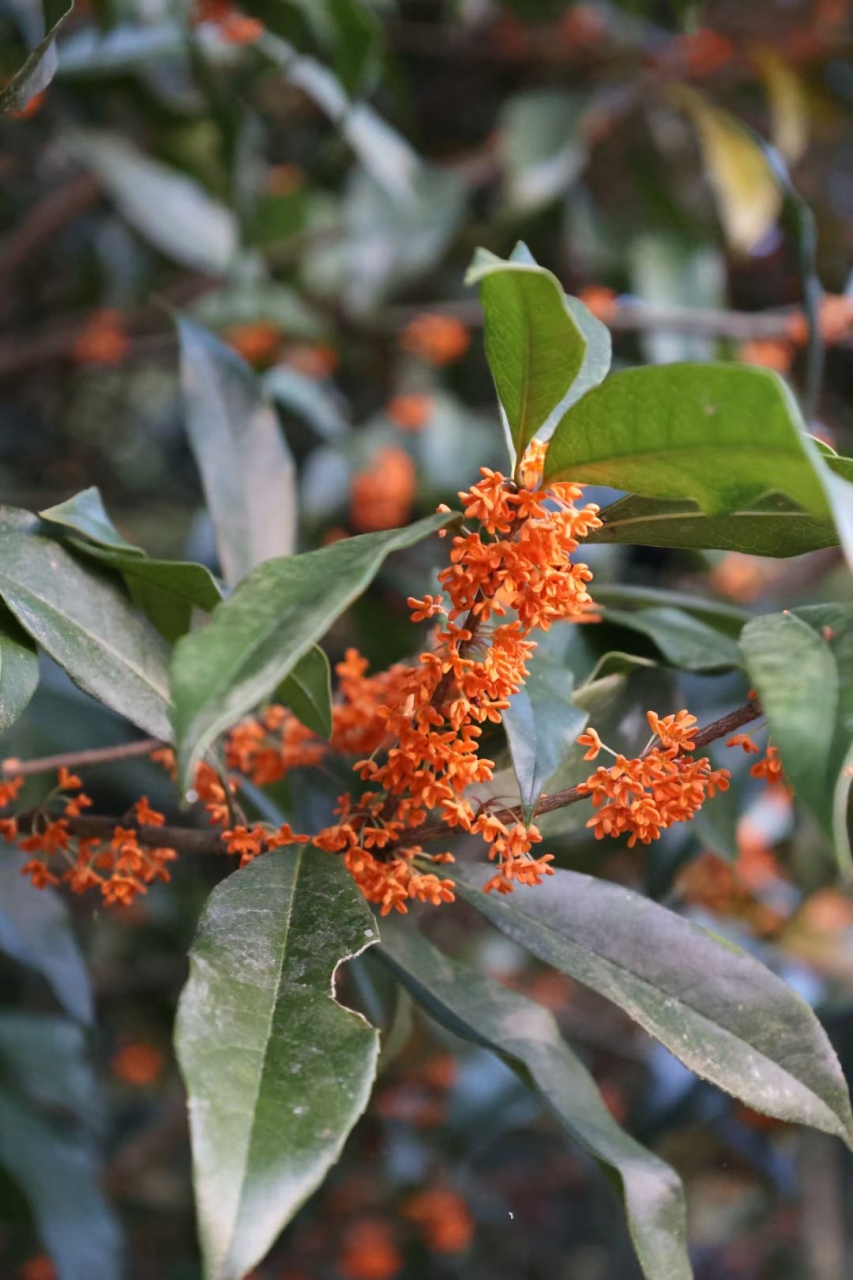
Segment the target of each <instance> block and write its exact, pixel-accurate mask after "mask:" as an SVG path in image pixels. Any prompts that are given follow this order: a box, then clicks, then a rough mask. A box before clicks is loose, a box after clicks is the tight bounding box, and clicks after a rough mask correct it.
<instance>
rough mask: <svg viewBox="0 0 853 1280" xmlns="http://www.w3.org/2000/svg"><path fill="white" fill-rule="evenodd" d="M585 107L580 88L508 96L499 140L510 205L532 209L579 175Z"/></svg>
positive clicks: (554, 196)
mask: <svg viewBox="0 0 853 1280" xmlns="http://www.w3.org/2000/svg"><path fill="white" fill-rule="evenodd" d="M581 107H582V100H581V99H580V97H579V96H578V95H577V94H574V93H566V92H564V91H563V90H560V89H533V90H530V91H529V92H526V93H518V94H515V95H514V96H513V97H511V98H509V99H508V100H507V101H506V103H505V105H504V106H503V108H502V109H501V114H500V120H499V123H498V129H499V133H498V142H499V147H500V152H501V159H502V161H503V167H504V171H505V175H506V177H505V186H506V199H507V203H508V204H509V205H510V206H511V207H512V208H514V209H517V210H523V211H525V212H528V211H530V210H533V209H538V208H541V207H542V206H543V205H547V204H550V203H551V202H552V201H553V200H556V199H557V198H558V197H559V196H561V195H562V194H563V193H564V192H565V191H566V190H567V188H568V187H569V186H570V185H571V184H572V183H573V182H574V180H575V179H576V178H577V177H578V175H579V174H580V172H581V170H582V168H583V166H584V164H585V163H586V158H587V141H586V138H585V137H584V135H583V132H582V131H581V130H580V129H579V128H578V125H579V123H580V116H581Z"/></svg>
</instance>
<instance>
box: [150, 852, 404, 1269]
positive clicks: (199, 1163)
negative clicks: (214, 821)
mask: <svg viewBox="0 0 853 1280" xmlns="http://www.w3.org/2000/svg"><path fill="white" fill-rule="evenodd" d="M376 941H378V933H377V929H376V926H375V922H374V919H373V916H372V915H371V912H370V909H369V908H368V906H367V903H366V902H365V901H364V899H363V898H362V897H361V895H360V894H359V892H358V890H357V889H356V887H355V885H354V884H353V882H352V880H351V878H350V877H349V876H348V875H347V873H346V871H345V870H344V868H343V866H342V864H341V862H340V860H339V859H337V858H331V857H329V855H328V854H323V853H320V852H318V851H317V850H314V849H306V848H305V847H304V846H290V847H288V848H286V849H282V850H278V851H276V852H275V853H274V854H268V855H266V856H265V857H263V858H259V859H258V860H256V861H255V862H253V863H251V864H250V865H249V866H248V867H246V868H245V869H244V870H242V871H237V872H235V873H234V874H233V875H231V876H229V877H228V879H227V880H225V881H224V882H223V883H222V884H220V885H219V886H218V888H216V889H215V890H214V891H213V894H212V896H211V898H210V901H209V903H208V905H207V909H206V911H205V913H204V916H203V917H202V921H201V925H200V927H199V934H198V937H197V939H196V941H195V944H194V946H193V949H192V952H191V953H190V966H191V968H190V978H189V981H188V983H187V986H186V987H185V989H184V992H183V994H182V996H181V1002H180V1007H179V1010H178V1018H177V1028H176V1040H175V1042H176V1047H177V1052H178V1060H179V1062H180V1065H181V1070H182V1072H183V1076H184V1080H185V1081H186V1085H187V1092H188V1094H189V1110H190V1132H191V1136H192V1145H193V1162H194V1167H195V1192H196V1203H197V1207H198V1218H199V1233H200V1236H201V1242H202V1251H203V1253H204V1259H205V1276H206V1277H207V1280H239V1278H240V1277H242V1276H244V1275H245V1274H246V1272H248V1271H249V1270H251V1268H252V1267H253V1266H255V1264H256V1263H258V1262H260V1260H261V1259H262V1258H263V1256H264V1255H265V1253H266V1252H267V1250H268V1249H269V1248H270V1246H271V1245H272V1243H273V1241H274V1240H275V1238H276V1236H277V1235H278V1234H279V1232H280V1231H281V1229H282V1227H284V1225H285V1224H286V1223H287V1222H288V1221H289V1220H290V1218H291V1217H292V1216H293V1214H294V1213H295V1212H296V1210H297V1209H298V1208H299V1206H300V1205H301V1204H303V1203H304V1202H305V1200H307V1198H308V1197H309V1196H310V1195H311V1193H312V1192H313V1191H314V1190H315V1189H316V1188H317V1187H318V1186H319V1184H320V1183H321V1182H322V1180H323V1178H324V1177H325V1175H326V1173H327V1172H328V1170H329V1168H330V1166H331V1165H333V1164H334V1163H335V1161H336V1160H337V1159H338V1157H339V1155H340V1153H341V1148H342V1147H343V1144H344V1141H345V1140H346V1137H347V1135H348V1134H349V1132H350V1130H351V1129H352V1126H353V1125H354V1124H355V1122H356V1120H357V1119H358V1117H359V1116H360V1115H361V1113H362V1111H363V1110H364V1107H365V1105H366V1103H367V1099H368V1097H369V1094H370V1088H371V1085H372V1082H373V1078H374V1075H375V1070H376V1060H377V1056H378V1049H379V1045H378V1041H379V1036H378V1034H377V1032H376V1031H375V1030H374V1029H373V1028H372V1027H371V1026H369V1025H368V1023H367V1022H365V1021H364V1019H363V1018H362V1017H361V1016H360V1015H359V1014H356V1013H353V1012H352V1011H351V1010H349V1009H345V1008H343V1007H342V1006H341V1005H339V1004H338V1003H337V1002H336V1001H335V999H334V994H333V982H334V975H335V973H336V971H337V969H338V966H339V965H340V964H341V962H342V961H344V960H348V959H351V958H352V957H353V956H355V955H358V954H359V953H360V952H361V951H363V950H364V949H365V948H366V947H368V946H370V945H371V944H372V943H374V942H376Z"/></svg>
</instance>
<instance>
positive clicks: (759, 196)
mask: <svg viewBox="0 0 853 1280" xmlns="http://www.w3.org/2000/svg"><path fill="white" fill-rule="evenodd" d="M670 96H671V98H672V100H673V101H674V102H675V103H676V105H677V106H679V107H681V108H682V109H683V110H684V111H686V112H687V114H688V115H689V116H690V118H691V120H692V122H693V125H694V127H695V129H696V132H697V134H698V136H699V143H700V145H701V147H702V155H703V159H704V162H705V169H706V171H707V175H708V181H709V182H710V184H711V187H712V188H713V191H714V195H715V197H716V201H717V210H718V212H719V215H720V221H721V222H722V224H723V230H724V232H725V236H726V239H727V241H728V242H729V244H730V245H731V246H732V248H733V249H736V250H738V251H739V252H741V253H749V252H750V251H751V250H752V249H754V248H755V246H756V245H757V244H758V243H759V241H760V240H761V239H763V237H764V236H765V235H766V234H767V232H768V231H769V230H770V228H771V227H772V226H773V224H774V223H775V221H776V219H777V217H778V216H779V211H780V209H781V206H782V191H781V189H780V187H779V184H778V182H777V181H776V178H775V177H774V175H773V172H772V170H771V168H770V166H769V164H768V163H767V159H766V158H765V156H764V153H763V151H762V150H761V147H760V146H759V145H758V143H757V142H756V141H755V140H754V138H753V137H752V136H751V134H750V133H748V132H747V130H746V129H745V128H744V127H743V126H742V125H741V124H739V123H738V121H737V120H736V119H735V118H734V116H732V115H730V114H729V113H728V111H722V110H721V109H720V108H719V107H713V106H711V104H710V103H709V102H708V101H707V99H705V98H704V97H703V96H702V94H700V93H697V92H696V90H695V89H688V88H687V87H686V86H685V85H676V86H674V87H673V88H672V89H671V90H670Z"/></svg>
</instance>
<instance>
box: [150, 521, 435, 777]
mask: <svg viewBox="0 0 853 1280" xmlns="http://www.w3.org/2000/svg"><path fill="white" fill-rule="evenodd" d="M454 518H455V517H454V516H453V515H452V514H450V515H436V516H428V517H427V518H426V519H425V520H419V521H418V522H417V523H416V524H413V525H410V526H409V527H408V528H405V529H390V530H388V531H387V532H386V533H365V534H361V535H360V536H359V537H356V538H346V539H344V540H343V541H341V542H335V543H333V544H332V545H331V546H329V547H322V548H321V549H320V550H319V551H309V552H306V554H305V555H299V556H290V557H288V558H286V559H276V560H268V561H267V562H266V563H265V564H262V565H259V566H258V568H257V569H255V570H254V572H253V573H251V574H250V575H249V577H248V578H246V579H245V581H243V582H241V583H240V585H239V587H238V588H237V590H236V591H235V592H234V594H233V595H232V596H231V597H230V599H228V600H224V601H223V602H222V604H220V605H218V606H217V608H216V609H215V610H214V612H213V616H212V617H211V620H210V622H209V623H208V624H207V626H206V627H203V628H202V629H201V630H199V631H196V632H194V633H193V634H192V635H188V636H184V638H183V639H182V640H179V641H178V644H177V646H176V648H175V655H174V660H173V663H172V693H173V697H174V703H175V712H174V722H175V731H176V733H177V737H178V743H179V746H178V753H179V770H180V778H181V785H182V786H183V787H186V786H187V785H188V784H189V781H190V778H191V776H192V769H193V766H194V764H195V763H196V761H197V760H200V759H201V757H202V756H203V755H204V753H205V751H206V750H207V748H208V747H209V746H211V745H212V743H213V742H214V740H215V738H216V736H217V735H218V734H219V733H221V732H222V730H223V729H226V728H227V727H228V726H229V725H231V724H234V723H236V721H237V720H239V719H240V717H241V716H242V715H245V714H246V712H247V711H250V710H251V709H252V707H255V706H257V705H258V703H259V702H261V701H263V699H264V698H267V697H269V695H270V694H271V693H272V692H273V690H274V689H276V688H277V687H278V685H279V684H280V683H281V681H282V680H284V678H285V676H288V675H289V674H290V672H291V671H292V670H293V668H294V667H295V666H296V663H297V662H298V661H299V659H300V658H301V657H302V656H303V655H304V654H305V653H307V652H308V650H309V649H310V648H311V647H312V646H313V645H314V644H316V643H317V641H318V640H320V639H322V637H323V636H324V635H325V633H326V631H327V630H328V629H329V627H330V626H331V624H332V623H333V622H334V620H335V619H336V618H337V617H339V616H340V615H341V614H342V613H343V612H344V610H345V609H347V608H348V607H349V605H350V604H352V602H353V600H355V599H356V598H357V597H358V596H359V595H361V593H362V591H364V590H365V588H366V587H367V586H368V585H369V584H370V582H371V580H372V579H373V578H374V576H375V575H376V573H377V572H378V571H379V569H380V567H381V565H382V562H383V561H384V560H385V558H386V557H387V556H389V555H390V554H391V552H392V551H400V550H402V549H403V548H404V547H410V546H413V545H414V543H416V542H419V541H420V540H421V539H422V538H425V537H427V536H428V535H429V534H430V533H434V532H435V531H436V530H437V529H440V528H441V527H442V526H443V525H445V524H447V523H448V522H449V521H450V520H453V519H454Z"/></svg>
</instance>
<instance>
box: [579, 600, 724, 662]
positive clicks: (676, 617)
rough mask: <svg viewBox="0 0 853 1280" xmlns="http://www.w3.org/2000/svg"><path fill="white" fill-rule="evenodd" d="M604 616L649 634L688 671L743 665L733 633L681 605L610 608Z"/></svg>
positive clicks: (665, 653) (671, 659)
mask: <svg viewBox="0 0 853 1280" xmlns="http://www.w3.org/2000/svg"><path fill="white" fill-rule="evenodd" d="M604 620H605V623H607V622H615V623H616V624H617V625H618V626H620V627H627V628H628V629H629V630H631V631H638V632H640V633H641V634H642V635H645V636H648V637H649V639H650V640H652V641H654V643H655V645H656V646H657V648H658V649H659V650H660V652H661V653H662V654H663V656H664V658H666V660H667V662H670V663H671V664H672V665H673V666H674V667H680V668H682V670H684V671H721V670H725V669H726V668H727V667H739V666H741V665H742V661H743V659H742V657H741V652H740V649H739V648H738V646H737V643H736V642H735V641H734V640H733V639H732V638H731V636H729V635H725V634H724V633H723V632H721V631H717V630H715V628H714V627H710V626H708V624H707V623H706V622H702V621H701V620H700V619H699V618H693V617H691V616H690V614H689V613H684V612H682V610H681V609H673V608H670V607H667V606H662V607H660V608H652V609H637V610H636V611H631V610H628V609H611V608H606V609H605V613H604Z"/></svg>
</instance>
